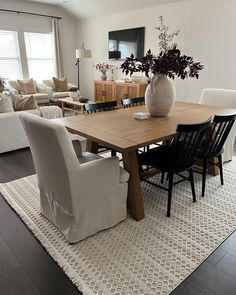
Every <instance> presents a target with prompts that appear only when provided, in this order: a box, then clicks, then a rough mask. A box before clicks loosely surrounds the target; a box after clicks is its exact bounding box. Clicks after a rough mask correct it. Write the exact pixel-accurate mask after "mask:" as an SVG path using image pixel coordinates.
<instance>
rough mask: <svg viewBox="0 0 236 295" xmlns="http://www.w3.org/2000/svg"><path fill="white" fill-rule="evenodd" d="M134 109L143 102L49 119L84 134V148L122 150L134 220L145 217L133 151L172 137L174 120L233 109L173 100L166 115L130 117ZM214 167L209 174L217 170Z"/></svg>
mask: <svg viewBox="0 0 236 295" xmlns="http://www.w3.org/2000/svg"><path fill="white" fill-rule="evenodd" d="M138 112H145V113H147V109H146V107H145V105H143V106H136V107H130V108H123V109H116V110H111V111H106V112H97V113H94V114H92V115H88V114H83V115H79V116H68V117H64V118H58V119H53V121H54V122H57V123H59V124H61V125H63V126H65V127H66V128H67V129H68V131H69V132H71V133H75V134H78V135H81V136H84V137H85V138H87V151H88V152H92V153H97V152H98V147H99V145H102V146H104V147H107V148H110V149H113V150H115V151H117V152H120V153H121V154H122V159H123V166H124V168H125V169H126V170H127V171H128V172H129V181H128V198H127V207H128V209H129V210H130V215H131V217H132V218H134V219H135V220H136V221H140V220H142V219H143V218H144V217H145V212H144V203H143V197H142V189H141V181H140V175H139V167H138V159H137V152H136V151H137V150H138V149H139V148H142V147H146V146H149V145H152V144H155V143H157V142H163V141H167V140H168V139H171V138H173V137H174V136H176V127H177V125H178V124H194V123H199V122H202V121H205V120H207V119H209V117H214V115H215V114H234V113H236V110H235V109H228V108H221V107H217V106H210V105H203V104H197V103H190V102H182V101H176V102H175V104H174V106H173V108H172V110H171V112H170V113H169V114H168V116H166V117H152V116H150V115H149V116H148V118H147V119H145V120H138V119H135V118H134V113H138ZM216 169H217V168H216ZM216 169H215V170H214V171H212V174H214V175H216V174H217V170H216ZM107 173H109V171H108V172H107Z"/></svg>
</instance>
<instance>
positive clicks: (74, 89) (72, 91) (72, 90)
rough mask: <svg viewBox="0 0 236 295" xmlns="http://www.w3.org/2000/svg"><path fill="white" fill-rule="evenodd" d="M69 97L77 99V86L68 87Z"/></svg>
mask: <svg viewBox="0 0 236 295" xmlns="http://www.w3.org/2000/svg"><path fill="white" fill-rule="evenodd" d="M69 90H70V93H69V95H70V98H72V99H73V100H78V88H77V87H71V88H70V89H69Z"/></svg>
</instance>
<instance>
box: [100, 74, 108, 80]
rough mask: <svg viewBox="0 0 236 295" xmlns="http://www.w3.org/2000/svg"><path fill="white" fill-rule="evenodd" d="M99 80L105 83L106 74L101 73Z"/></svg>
mask: <svg viewBox="0 0 236 295" xmlns="http://www.w3.org/2000/svg"><path fill="white" fill-rule="evenodd" d="M101 80H102V81H106V80H107V74H106V72H102V75H101Z"/></svg>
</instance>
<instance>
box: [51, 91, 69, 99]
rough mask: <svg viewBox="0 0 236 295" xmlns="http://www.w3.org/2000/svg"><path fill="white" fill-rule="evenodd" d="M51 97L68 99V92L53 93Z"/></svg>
mask: <svg viewBox="0 0 236 295" xmlns="http://www.w3.org/2000/svg"><path fill="white" fill-rule="evenodd" d="M52 97H54V98H60V97H69V91H63V92H53V94H52Z"/></svg>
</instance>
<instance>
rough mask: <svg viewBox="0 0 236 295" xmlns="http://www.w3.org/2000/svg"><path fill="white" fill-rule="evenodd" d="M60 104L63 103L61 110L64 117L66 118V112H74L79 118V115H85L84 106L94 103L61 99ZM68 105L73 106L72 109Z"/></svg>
mask: <svg viewBox="0 0 236 295" xmlns="http://www.w3.org/2000/svg"><path fill="white" fill-rule="evenodd" d="M58 102H59V103H61V108H62V116H63V117H64V116H65V111H73V112H74V115H75V116H77V115H78V114H80V115H83V114H84V105H85V104H88V103H89V104H91V103H93V102H92V101H88V102H86V103H83V102H80V101H75V100H73V99H71V98H69V97H68V98H59V99H58ZM66 105H71V106H72V108H68V107H66Z"/></svg>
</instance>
